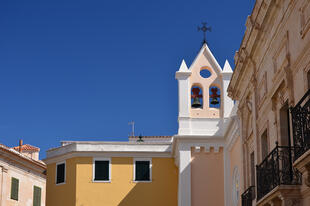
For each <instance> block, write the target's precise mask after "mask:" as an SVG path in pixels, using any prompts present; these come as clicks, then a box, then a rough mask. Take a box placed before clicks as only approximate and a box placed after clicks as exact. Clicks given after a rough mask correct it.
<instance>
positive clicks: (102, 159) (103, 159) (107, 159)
mask: <svg viewBox="0 0 310 206" xmlns="http://www.w3.org/2000/svg"><path fill="white" fill-rule="evenodd" d="M95 161H109V180H95ZM111 177H112V164H111V158H110V157H93V178H92V181H93V182H105V183H111Z"/></svg>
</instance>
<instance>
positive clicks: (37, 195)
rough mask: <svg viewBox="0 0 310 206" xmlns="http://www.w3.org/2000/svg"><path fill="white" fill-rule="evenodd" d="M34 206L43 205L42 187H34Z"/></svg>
mask: <svg viewBox="0 0 310 206" xmlns="http://www.w3.org/2000/svg"><path fill="white" fill-rule="evenodd" d="M33 206H41V188H40V187H37V186H34V187H33Z"/></svg>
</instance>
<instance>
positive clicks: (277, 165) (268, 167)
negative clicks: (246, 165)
mask: <svg viewBox="0 0 310 206" xmlns="http://www.w3.org/2000/svg"><path fill="white" fill-rule="evenodd" d="M293 152H294V150H293V148H291V147H288V146H278V143H277V142H276V147H275V148H274V149H273V150H272V151H271V152H270V153H269V154H268V156H267V157H266V158H265V159H264V160H263V162H262V163H261V164H259V165H257V166H256V174H257V177H256V178H257V200H258V201H259V200H260V199H261V198H262V197H264V196H265V195H266V194H268V193H269V192H270V191H272V190H273V189H274V188H276V187H277V186H280V185H300V184H301V174H300V173H299V172H298V171H297V170H296V169H294V168H293V167H292V163H293V161H292V159H293Z"/></svg>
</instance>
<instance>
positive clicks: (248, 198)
mask: <svg viewBox="0 0 310 206" xmlns="http://www.w3.org/2000/svg"><path fill="white" fill-rule="evenodd" d="M254 199H255V186H250V187H249V188H248V189H247V190H246V191H244V193H242V195H241V200H242V206H252V201H253V200H254Z"/></svg>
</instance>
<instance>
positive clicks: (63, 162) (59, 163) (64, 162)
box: [55, 161, 67, 185]
mask: <svg viewBox="0 0 310 206" xmlns="http://www.w3.org/2000/svg"><path fill="white" fill-rule="evenodd" d="M61 164H65V174H64V182H61V183H57V173H58V171H57V170H58V165H61ZM66 174H67V164H66V161H62V162H58V163H56V173H55V184H56V185H63V184H66Z"/></svg>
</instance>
